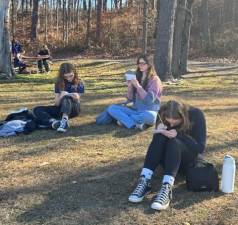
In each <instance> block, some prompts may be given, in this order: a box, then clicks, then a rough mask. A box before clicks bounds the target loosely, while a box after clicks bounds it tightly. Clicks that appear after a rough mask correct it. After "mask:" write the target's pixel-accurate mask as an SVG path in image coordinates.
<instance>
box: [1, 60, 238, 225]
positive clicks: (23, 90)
mask: <svg viewBox="0 0 238 225" xmlns="http://www.w3.org/2000/svg"><path fill="white" fill-rule="evenodd" d="M75 63H76V64H78V66H79V67H78V70H79V73H80V74H81V77H82V78H83V80H84V81H85V83H86V94H85V95H84V96H83V98H82V113H81V115H80V117H78V118H76V119H73V120H72V121H71V128H70V129H69V130H68V132H67V133H66V134H58V133H56V132H54V131H51V130H40V131H35V132H33V133H32V134H30V135H25V136H24V135H19V136H17V137H12V138H5V139H0V160H1V166H0V168H1V169H0V218H1V219H0V224H3V225H13V224H34V225H35V224H55V225H56V224H57V225H59V224H62V225H66V224H67V225H69V224H166V225H167V224H169V225H170V224H172V225H173V224H176V225H177V224H185V222H187V223H189V224H204V225H207V224H212V225H213V224H226V225H232V224H233V225H235V224H238V216H237V215H238V213H237V211H238V210H237V206H238V200H237V197H238V195H237V191H236V192H235V193H234V194H230V195H223V194H222V193H220V192H219V193H192V192H188V191H186V188H185V183H184V180H183V179H182V178H181V177H178V180H177V182H176V185H175V189H174V193H173V194H174V198H173V202H172V203H171V207H170V209H169V210H167V211H165V212H153V211H152V210H151V209H150V202H151V198H152V197H153V196H154V194H155V192H156V191H157V190H158V188H159V184H160V180H161V176H160V175H161V172H160V171H157V173H156V175H155V178H154V181H153V192H152V194H150V195H149V196H148V197H147V198H146V199H145V201H144V202H143V203H142V204H139V205H133V204H130V203H128V201H127V197H128V194H129V193H130V192H131V190H132V189H133V185H134V183H135V182H136V179H137V177H138V174H139V171H140V169H141V166H142V163H143V159H144V156H145V153H146V150H147V146H148V144H149V142H150V140H151V136H152V128H151V129H148V130H146V131H143V132H136V131H130V130H126V129H124V128H121V127H117V126H116V125H106V126H96V125H95V123H94V121H95V116H96V115H97V114H98V113H99V112H101V111H102V110H103V109H104V108H105V107H106V106H107V105H109V104H111V103H113V102H117V101H120V100H122V99H123V97H122V96H123V92H124V91H125V86H124V85H123V84H122V82H123V72H124V71H125V70H126V69H128V68H133V61H132V62H131V61H130V60H129V61H121V62H110V61H109V62H108V61H90V60H81V61H75ZM57 66H58V65H54V67H55V68H56V67H57ZM190 67H191V70H192V71H193V73H192V74H190V75H193V76H192V77H190V78H189V77H188V76H187V78H186V79H184V80H183V81H182V82H181V83H180V84H179V85H165V92H164V97H163V101H166V100H168V99H171V98H174V97H175V98H180V99H183V100H184V101H186V102H187V103H189V104H192V105H195V106H198V107H200V108H202V109H203V110H204V112H205V114H206V118H207V125H208V143H207V151H206V156H207V158H209V160H210V161H211V162H213V163H215V165H216V166H217V168H218V170H219V172H221V167H222V160H223V157H224V155H225V154H230V155H232V156H234V157H235V158H236V161H238V151H237V144H238V141H237V131H238V125H237V120H238V113H237V112H238V106H237V105H238V92H237V85H238V79H237V76H238V69H237V68H235V67H234V68H224V67H221V68H219V67H216V68H215V67H214V66H210V67H209V65H207V64H200V65H199V64H194V63H193V64H192V65H191V66H190ZM199 71H203V72H199ZM54 76H55V71H54V72H52V73H51V74H50V75H49V76H46V75H38V74H36V75H31V76H19V77H18V78H17V79H16V80H13V81H4V82H3V81H2V82H1V84H0V92H1V95H0V102H1V109H0V118H1V119H4V117H5V116H6V115H7V113H8V111H9V110H12V109H16V108H18V107H22V106H26V107H29V108H32V107H33V106H35V105H39V104H49V102H53V93H52V90H53V77H54ZM236 186H237V187H238V180H236Z"/></svg>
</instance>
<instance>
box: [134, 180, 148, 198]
mask: <svg viewBox="0 0 238 225" xmlns="http://www.w3.org/2000/svg"><path fill="white" fill-rule="evenodd" d="M146 187H147V181H146V178H144V177H141V178H140V179H139V182H138V184H137V187H136V188H135V190H134V191H133V193H132V195H138V196H141V195H142V194H143V193H144V192H145V189H146Z"/></svg>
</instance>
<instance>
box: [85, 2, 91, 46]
mask: <svg viewBox="0 0 238 225" xmlns="http://www.w3.org/2000/svg"><path fill="white" fill-rule="evenodd" d="M91 8H92V2H91V0H88V15H87V19H88V20H87V33H86V43H85V45H86V47H87V48H88V47H89V46H90V28H91Z"/></svg>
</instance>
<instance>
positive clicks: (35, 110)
mask: <svg viewBox="0 0 238 225" xmlns="http://www.w3.org/2000/svg"><path fill="white" fill-rule="evenodd" d="M40 112H42V106H36V107H34V108H33V109H32V114H33V115H34V116H35V117H37V116H38V114H39V113H40Z"/></svg>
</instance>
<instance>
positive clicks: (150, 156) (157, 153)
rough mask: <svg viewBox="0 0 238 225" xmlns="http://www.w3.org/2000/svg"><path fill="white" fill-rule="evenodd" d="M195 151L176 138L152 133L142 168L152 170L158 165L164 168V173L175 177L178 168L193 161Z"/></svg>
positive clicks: (181, 168)
mask: <svg viewBox="0 0 238 225" xmlns="http://www.w3.org/2000/svg"><path fill="white" fill-rule="evenodd" d="M196 158H197V153H196V152H194V151H193V149H188V148H187V147H186V145H185V144H184V143H183V142H181V141H180V140H178V139H177V138H172V139H169V138H167V137H165V136H164V135H162V134H154V136H153V139H152V142H151V143H150V146H149V149H148V152H147V155H146V158H145V162H144V168H147V169H150V170H152V171H154V170H155V169H156V167H157V166H158V165H162V166H163V168H164V175H170V176H173V177H176V175H177V173H178V171H179V170H181V172H186V169H187V168H188V167H189V166H190V165H192V164H193V163H194V161H195V160H196Z"/></svg>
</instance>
